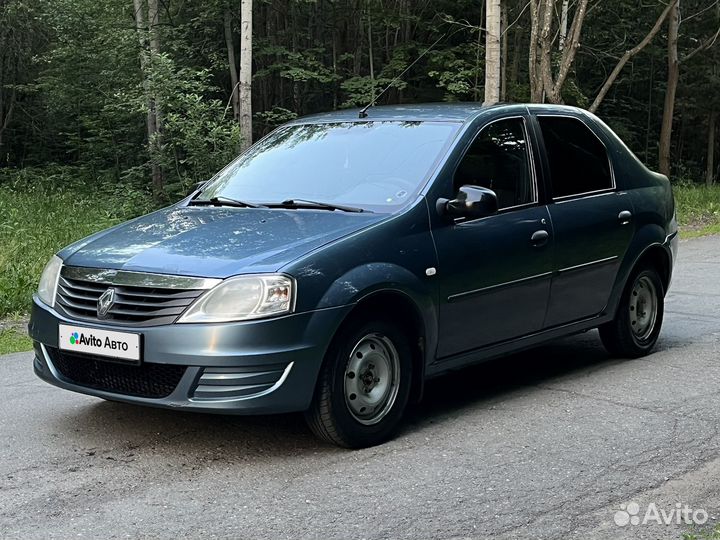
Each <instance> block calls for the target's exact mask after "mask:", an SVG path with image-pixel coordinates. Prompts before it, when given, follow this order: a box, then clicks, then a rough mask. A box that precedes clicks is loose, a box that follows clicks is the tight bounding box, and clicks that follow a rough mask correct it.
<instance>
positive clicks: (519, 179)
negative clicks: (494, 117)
mask: <svg viewBox="0 0 720 540" xmlns="http://www.w3.org/2000/svg"><path fill="white" fill-rule="evenodd" d="M466 185H470V186H479V187H485V188H488V189H491V190H493V191H494V192H495V194H496V195H497V198H498V208H499V209H501V210H502V209H503V208H511V207H513V206H521V205H524V204H530V203H533V202H536V199H535V189H534V188H533V176H532V167H531V165H530V152H529V148H528V143H527V137H526V135H525V123H524V121H523V119H522V118H508V119H505V120H499V121H497V122H493V123H492V124H490V125H488V126H485V127H484V128H483V129H482V131H480V133H479V134H478V135H477V137H476V138H475V140H474V141H473V143H472V144H471V145H470V148H469V149H468V151H467V152H466V154H465V156H464V157H463V159H462V161H461V162H460V164H459V165H458V168H457V170H456V171H455V178H454V187H455V191H456V192H457V190H458V189H460V187H462V186H466Z"/></svg>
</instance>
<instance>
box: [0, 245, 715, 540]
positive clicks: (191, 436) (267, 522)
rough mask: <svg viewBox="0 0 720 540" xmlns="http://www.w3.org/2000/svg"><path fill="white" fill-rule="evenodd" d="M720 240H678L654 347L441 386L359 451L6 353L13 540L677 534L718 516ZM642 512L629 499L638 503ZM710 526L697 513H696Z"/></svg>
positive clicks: (291, 420) (596, 349)
mask: <svg viewBox="0 0 720 540" xmlns="http://www.w3.org/2000/svg"><path fill="white" fill-rule="evenodd" d="M719 353H720V238H718V237H714V238H712V237H710V238H704V239H699V240H693V241H688V242H683V243H682V244H681V260H680V262H679V264H678V267H677V269H676V277H675V281H674V283H673V287H672V289H671V294H670V295H669V297H668V299H667V315H666V321H665V328H664V330H663V333H662V336H661V340H660V343H659V345H658V349H657V352H656V353H655V354H653V355H652V356H650V357H648V358H646V359H642V360H636V361H618V360H612V359H609V358H608V357H607V355H606V353H605V352H604V350H603V349H602V347H601V345H600V342H599V339H598V337H597V333H596V332H590V333H587V334H584V335H581V336H577V337H573V338H569V339H565V340H562V341H559V342H557V343H555V344H553V345H550V346H546V347H543V348H541V349H538V350H535V351H531V352H528V353H525V354H522V355H517V356H514V357H511V358H506V359H502V360H499V361H496V362H492V363H490V364H486V365H483V366H480V367H477V368H472V369H469V370H465V371H463V372H461V373H460V374H456V375H453V376H449V377H446V378H443V379H440V380H438V381H435V382H434V383H432V384H431V386H430V387H429V389H428V396H427V399H426V401H425V402H424V403H423V404H422V405H421V406H420V407H419V408H418V409H417V410H415V411H413V412H412V413H411V415H410V418H409V420H408V421H407V423H406V424H405V427H404V429H403V431H402V433H401V434H400V435H399V436H398V438H397V439H396V440H394V441H392V442H390V443H388V444H385V445H383V446H381V447H378V448H372V449H368V450H362V451H355V452H349V451H344V450H339V449H336V448H333V447H329V446H325V445H323V444H321V443H319V442H318V441H316V440H315V439H314V438H313V437H312V436H311V434H310V433H309V432H308V431H307V429H306V428H305V426H304V424H303V422H302V418H301V417H300V416H296V415H292V416H281V417H262V418H236V417H217V416H202V415H193V414H191V413H180V412H172V411H161V410H152V409H145V408H140V407H135V406H129V405H121V404H116V403H109V402H104V401H101V400H98V399H94V398H90V397H86V396H82V395H77V394H73V393H70V392H65V391H63V390H59V389H57V388H54V387H51V386H48V385H46V384H44V383H42V382H41V381H40V380H38V379H36V378H35V377H34V375H33V374H32V372H31V355H30V354H17V355H10V356H6V357H4V358H1V359H0V381H1V382H0V406H1V407H0V430H1V431H0V537H2V538H23V539H24V538H35V537H42V538H53V537H57V538H69V537H102V538H125V537H144V538H154V537H167V538H199V537H204V538H211V537H222V538H227V537H233V538H267V539H270V538H318V539H328V538H356V539H361V538H367V539H376V538H408V539H425V538H428V539H429V538H609V539H613V540H615V539H622V538H676V539H679V538H680V537H681V534H682V532H685V531H687V530H688V528H687V527H685V526H678V525H673V526H666V525H658V524H657V523H654V524H653V523H650V524H646V525H642V524H641V525H637V526H632V525H628V526H625V527H619V526H617V525H616V524H615V522H614V515H615V513H616V512H617V511H619V510H620V505H621V504H626V503H629V502H631V501H634V502H636V503H637V504H638V505H639V508H640V517H643V516H644V514H645V511H646V508H647V507H648V505H649V504H650V503H654V504H655V505H656V508H657V509H658V510H663V511H665V512H670V511H672V510H674V509H675V503H676V502H679V503H682V504H687V505H689V506H690V507H691V508H692V509H694V510H697V509H702V510H706V511H707V513H708V514H709V516H710V522H712V520H713V519H714V518H716V517H717V518H720V459H719V458H720V456H719V455H718V449H719V448H720V434H719V433H718V422H720V354H719ZM630 508H631V509H633V507H632V506H631V507H630ZM698 516H699V517H702V514H698Z"/></svg>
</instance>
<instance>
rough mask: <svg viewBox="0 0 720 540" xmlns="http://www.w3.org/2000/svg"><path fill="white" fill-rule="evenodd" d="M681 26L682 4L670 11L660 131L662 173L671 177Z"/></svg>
mask: <svg viewBox="0 0 720 540" xmlns="http://www.w3.org/2000/svg"><path fill="white" fill-rule="evenodd" d="M679 26H680V2H677V3H675V4H673V6H672V8H671V9H670V15H669V23H668V79H667V90H666V91H665V106H664V108H663V117H662V128H661V130H660V172H661V173H662V174H664V175H665V176H670V147H671V144H672V124H673V116H674V114H675V93H676V91H677V85H678V79H679V77H680V64H679V61H678V30H679Z"/></svg>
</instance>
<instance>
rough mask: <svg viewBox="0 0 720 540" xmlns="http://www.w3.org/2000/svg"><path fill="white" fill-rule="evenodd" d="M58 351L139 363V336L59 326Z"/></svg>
mask: <svg viewBox="0 0 720 540" xmlns="http://www.w3.org/2000/svg"><path fill="white" fill-rule="evenodd" d="M59 334H60V349H62V350H63V351H72V352H79V353H86V354H94V355H96V356H105V357H107V358H117V359H121V360H128V361H133V362H139V361H140V334H133V333H132V332H116V331H114V330H99V329H97V328H87V327H84V326H70V325H67V324H61V325H60V332H59Z"/></svg>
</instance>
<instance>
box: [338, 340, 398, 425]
mask: <svg viewBox="0 0 720 540" xmlns="http://www.w3.org/2000/svg"><path fill="white" fill-rule="evenodd" d="M344 379H345V380H344V387H345V404H346V405H347V409H348V411H349V412H350V414H351V415H352V417H353V418H354V419H355V420H357V421H358V422H360V423H361V424H363V425H366V426H371V425H373V424H377V423H378V422H380V421H381V420H382V419H383V418H384V417H385V416H386V415H387V414H388V413H389V412H390V410H391V409H392V408H393V405H395V400H396V399H397V395H398V389H399V384H398V383H399V381H400V357H399V356H398V353H397V349H395V346H394V345H393V343H392V341H391V340H390V339H389V338H387V337H386V336H384V335H382V334H378V333H373V334H368V335H366V336H364V337H363V338H362V339H360V341H358V342H357V344H356V345H355V347H353V349H352V352H351V353H350V357H349V358H348V362H347V366H346V368H345V377H344Z"/></svg>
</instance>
